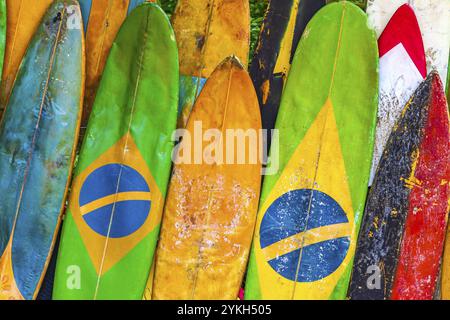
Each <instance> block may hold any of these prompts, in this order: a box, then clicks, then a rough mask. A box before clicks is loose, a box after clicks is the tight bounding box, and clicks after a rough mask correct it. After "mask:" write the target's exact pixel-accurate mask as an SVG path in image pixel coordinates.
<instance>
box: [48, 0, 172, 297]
mask: <svg viewBox="0 0 450 320" xmlns="http://www.w3.org/2000/svg"><path fill="white" fill-rule="evenodd" d="M177 57H178V52H177V47H176V43H175V36H174V33H173V30H172V28H171V26H170V22H169V20H168V18H167V16H166V15H165V13H164V12H163V11H162V10H161V8H159V7H158V6H157V5H155V4H152V3H145V4H142V5H141V6H138V7H137V8H136V9H135V10H133V11H132V12H131V14H130V15H129V16H128V18H127V19H126V20H125V22H124V24H123V26H122V27H121V29H120V31H119V33H118V35H117V38H116V40H115V41H114V43H113V46H112V49H111V52H110V55H109V58H108V61H107V63H106V67H105V71H104V73H103V76H102V80H101V83H100V86H99V89H98V93H97V97H96V100H95V103H94V107H93V112H92V115H91V119H90V122H89V125H88V129H87V132H86V138H85V140H84V142H83V146H82V149H81V152H80V156H79V160H78V165H77V168H76V172H75V176H74V182H73V184H72V191H71V196H70V200H69V206H68V210H67V213H66V218H65V221H64V225H63V233H62V237H61V244H60V250H59V255H58V261H57V268H56V278H55V288H54V291H53V298H54V299H83V300H92V299H101V300H103V299H141V298H142V295H143V293H144V288H145V285H146V281H147V278H148V274H149V272H150V267H151V262H152V260H153V254H154V251H155V247H156V241H157V239H158V236H159V229H160V222H161V214H162V207H163V203H164V202H163V201H164V199H165V195H166V189H167V184H168V180H169V175H170V169H171V155H172V149H173V143H172V142H171V135H172V133H173V131H174V130H175V128H176V120H177V103H178V84H179V68H178V59H177ZM105 124H108V125H107V126H105ZM73 266H78V267H79V269H77V268H75V269H74V268H73ZM68 272H69V274H68ZM70 272H73V274H71V273H70ZM71 276H72V277H71ZM78 276H79V278H77V277H78ZM78 280H79V282H77V281H78ZM68 283H69V284H70V285H69V286H68V285H67V284H68ZM78 285H80V287H79V288H78Z"/></svg>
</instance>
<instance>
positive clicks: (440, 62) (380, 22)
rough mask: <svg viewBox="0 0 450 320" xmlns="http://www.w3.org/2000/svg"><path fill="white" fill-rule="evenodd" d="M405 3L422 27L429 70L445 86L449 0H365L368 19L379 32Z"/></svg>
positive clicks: (449, 23)
mask: <svg viewBox="0 0 450 320" xmlns="http://www.w3.org/2000/svg"><path fill="white" fill-rule="evenodd" d="M405 3H408V4H409V5H410V6H411V7H412V8H413V9H414V12H415V13H416V16H417V20H418V21H419V25H420V29H421V31H422V37H423V42H424V46H425V53H426V57H427V68H428V73H429V72H431V71H432V70H433V69H435V70H437V71H438V72H439V75H440V77H441V79H442V81H443V82H444V87H445V86H446V79H447V68H448V58H449V47H450V22H449V21H450V0H368V3H367V14H368V16H369V23H370V24H371V26H372V27H373V28H374V29H375V31H376V32H377V35H378V36H380V35H381V33H382V32H383V30H384V28H385V27H386V25H387V23H388V22H389V20H390V19H391V17H392V15H393V14H394V12H395V11H396V10H397V9H398V8H399V7H400V6H402V5H403V4H405Z"/></svg>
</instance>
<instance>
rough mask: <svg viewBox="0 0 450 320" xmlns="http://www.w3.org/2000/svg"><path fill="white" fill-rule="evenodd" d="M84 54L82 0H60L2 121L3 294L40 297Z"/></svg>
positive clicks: (63, 189)
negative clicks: (38, 294) (39, 292)
mask: <svg viewBox="0 0 450 320" xmlns="http://www.w3.org/2000/svg"><path fill="white" fill-rule="evenodd" d="M77 22H79V23H77ZM84 59H85V58H84V36H83V30H82V25H81V12H80V9H79V6H78V2H77V1H71V0H64V1H63V0H57V1H54V2H53V4H52V5H51V6H50V7H49V9H48V11H47V13H46V14H45V16H44V18H43V21H42V23H41V24H40V26H39V27H38V28H37V30H36V33H35V35H34V37H33V38H32V41H31V43H30V46H29V48H28V50H27V53H26V55H25V57H24V59H23V62H22V64H21V66H20V68H19V70H18V75H17V79H16V81H15V84H14V87H13V90H12V93H11V97H10V99H9V103H8V107H7V108H6V110H5V114H4V117H3V119H2V122H1V125H0V176H1V177H2V179H1V181H0V191H1V192H2V202H1V204H0V278H1V281H0V299H27V300H30V299H34V298H36V295H37V293H38V290H39V287H40V285H41V282H42V279H43V276H44V274H45V271H46V269H47V265H48V262H49V257H50V255H51V252H52V250H53V245H54V241H55V237H56V233H57V230H58V227H59V224H60V220H61V213H62V210H63V208H64V203H65V197H66V193H67V189H68V184H69V178H70V177H71V170H72V165H73V159H74V155H75V145H76V143H77V138H78V129H79V123H80V119H81V111H82V108H81V106H82V100H83V93H84Z"/></svg>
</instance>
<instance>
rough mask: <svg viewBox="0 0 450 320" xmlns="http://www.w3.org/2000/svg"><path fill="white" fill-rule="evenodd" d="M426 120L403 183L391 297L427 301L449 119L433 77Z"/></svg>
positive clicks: (449, 172)
mask: <svg viewBox="0 0 450 320" xmlns="http://www.w3.org/2000/svg"><path fill="white" fill-rule="evenodd" d="M432 77H433V78H432V83H431V89H430V96H429V98H428V99H429V100H428V106H429V111H428V119H427V123H426V126H425V128H424V132H423V138H422V142H421V146H420V148H419V150H417V159H416V161H415V162H414V163H413V170H412V173H411V177H410V179H409V181H408V183H409V185H410V189H411V193H410V196H409V207H408V216H407V220H406V228H405V233H404V235H403V241H402V245H401V249H400V255H399V261H398V266H397V272H396V277H395V280H394V287H393V291H392V299H395V300H431V299H433V296H434V293H435V290H436V286H437V281H438V279H439V272H440V265H441V257H442V252H443V247H444V241H445V235H446V225H447V215H448V210H449V201H448V200H449V198H450V185H449V181H450V166H449V163H450V148H449V141H450V136H449V115H448V105H447V100H446V98H445V91H444V87H443V85H442V82H441V80H440V78H439V76H438V74H437V73H434V74H433V75H432Z"/></svg>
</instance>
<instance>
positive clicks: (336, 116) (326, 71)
mask: <svg viewBox="0 0 450 320" xmlns="http://www.w3.org/2000/svg"><path fill="white" fill-rule="evenodd" d="M317 56H320V57H321V63H317V60H316V59H317ZM349 75H351V76H349ZM377 89H378V50H377V43H376V36H375V33H374V32H373V31H372V30H371V29H369V27H368V26H367V18H366V16H365V14H364V12H363V11H362V10H361V9H359V8H358V7H357V6H355V5H354V4H352V3H349V2H339V3H333V4H329V5H327V6H325V7H324V8H322V9H321V10H320V11H319V12H318V13H317V14H316V15H315V16H314V17H313V18H312V20H311V21H310V23H309V24H308V26H307V27H306V30H305V32H304V35H303V37H302V39H301V41H300V44H299V48H298V49H297V52H296V54H295V56H294V59H293V64H292V68H291V71H290V74H289V77H288V81H287V84H286V89H285V92H284V94H283V98H282V102H281V107H280V114H279V116H278V119H277V123H276V129H278V130H279V132H280V137H279V142H277V144H278V146H277V147H276V148H274V147H272V152H271V154H273V152H274V151H273V150H277V149H279V159H280V161H279V167H280V170H279V172H278V173H277V174H276V175H273V176H267V177H266V178H265V181H264V186H263V191H262V196H261V202H260V212H259V216H258V220H257V226H256V232H255V238H254V244H253V251H252V255H251V257H250V266H249V271H248V277H247V285H246V298H247V299H343V298H345V296H346V293H347V287H348V281H349V275H350V271H351V268H352V260H353V255H354V251H355V245H356V239H357V235H358V230H359V225H360V220H361V214H362V211H363V209H364V203H365V199H366V194H367V182H368V180H369V172H370V165H371V157H372V152H373V142H374V128H375V120H376V113H377V105H378V99H377V97H378V92H377V91H378V90H377ZM273 146H274V145H273Z"/></svg>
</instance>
